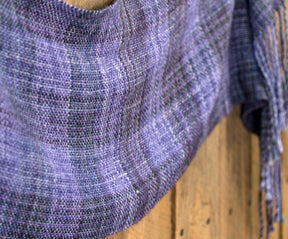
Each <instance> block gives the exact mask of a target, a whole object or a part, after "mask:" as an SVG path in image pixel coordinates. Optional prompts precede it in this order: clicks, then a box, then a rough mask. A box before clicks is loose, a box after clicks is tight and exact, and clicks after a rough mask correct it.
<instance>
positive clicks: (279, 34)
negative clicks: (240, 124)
mask: <svg viewBox="0 0 288 239" xmlns="http://www.w3.org/2000/svg"><path fill="white" fill-rule="evenodd" d="M271 2H273V1H271ZM271 2H270V3H271ZM273 3H274V4H275V5H273V8H274V10H275V13H273V17H271V18H270V19H269V24H268V25H267V24H266V25H265V26H263V29H261V30H260V31H259V32H258V33H259V34H257V35H256V36H254V49H255V57H256V60H257V63H258V65H259V67H260V69H261V72H262V73H263V76H264V81H265V82H264V85H265V91H266V94H267V97H268V99H269V100H268V102H267V105H266V107H265V108H264V109H263V111H262V119H261V133H260V152H261V153H260V157H261V159H260V161H261V169H260V172H261V175H260V191H259V215H260V237H263V231H264V221H263V212H262V195H263V194H264V195H265V208H266V219H267V220H266V221H267V233H266V238H267V239H268V238H269V234H270V232H272V231H274V227H273V223H274V222H279V221H283V217H282V201H281V194H282V190H281V162H280V156H281V152H282V150H283V148H282V143H281V131H282V130H284V129H285V128H286V125H287V122H288V121H287V111H288V90H287V87H288V82H287V81H288V71H287V56H288V55H287V45H288V44H287V43H288V41H287V36H288V28H287V18H286V6H285V1H284V0H279V1H278V2H276V1H274V2H273ZM271 4H272V3H271ZM270 7H271V6H270ZM277 15H278V20H277ZM267 19H268V18H267ZM267 19H264V20H266V21H263V22H264V23H265V22H266V23H267V22H268V20H267ZM270 20H271V21H270ZM259 21H260V20H259ZM263 22H262V24H263ZM259 25H261V23H259ZM274 211H275V212H274ZM274 213H275V214H274Z"/></svg>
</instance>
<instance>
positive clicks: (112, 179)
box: [0, 0, 288, 239]
mask: <svg viewBox="0 0 288 239" xmlns="http://www.w3.org/2000/svg"><path fill="white" fill-rule="evenodd" d="M283 8H285V6H284V0H283V1H282V0H173V1H171V0H161V1H158V0H149V1H148V0H116V1H114V2H113V3H112V4H111V5H109V6H107V7H105V8H104V9H102V10H97V11H96V10H95V11H94V10H84V9H80V8H77V7H74V6H72V5H69V4H68V3H65V2H64V1H62V0H1V1H0V53H1V54H0V238H41V239H44V238H49V239H51V238H101V237H105V236H107V235H110V234H113V233H116V232H118V231H121V230H123V229H125V228H127V227H129V226H131V225H132V224H134V223H136V222H138V221H139V220H140V219H142V218H143V217H144V216H145V215H146V214H147V213H148V212H149V210H150V209H151V208H152V207H153V206H154V205H155V204H156V203H157V202H158V201H159V200H160V199H161V198H162V197H163V196H164V195H165V194H166V193H167V192H168V190H169V189H170V188H171V187H173V186H174V185H175V183H176V181H177V180H178V179H179V178H180V177H181V175H182V174H183V173H184V171H185V170H186V168H187V167H188V165H189V164H190V162H191V160H192V159H193V157H194V156H195V154H196V152H197V150H198V149H199V147H200V145H201V144H202V143H203V141H204V140H205V139H206V138H207V136H208V135H209V134H210V132H211V131H212V129H213V128H214V127H215V125H216V124H217V123H218V122H219V121H220V120H221V119H222V118H223V117H224V116H226V115H227V114H228V113H229V112H231V110H232V108H233V107H234V106H235V105H236V104H241V105H242V114H241V117H242V119H243V124H244V125H245V126H246V128H247V129H248V130H249V131H251V132H253V133H256V134H257V135H258V136H259V138H260V147H261V158H260V160H261V184H260V185H259V192H260V200H259V213H260V223H261V231H260V235H263V230H264V229H265V228H264V226H263V215H262V210H261V208H262V205H261V200H262V199H261V196H262V195H265V210H266V213H265V215H266V216H267V220H268V225H267V228H266V229H267V232H268V236H269V233H270V232H271V231H272V230H273V226H272V224H273V222H278V221H281V218H282V214H281V210H282V207H281V203H282V201H281V180H280V179H281V164H280V153H281V151H282V144H281V138H280V132H281V130H283V129H285V126H286V125H287V123H288V114H287V110H288V91H287V87H288V84H287V79H288V78H287V76H288V74H287V48H288V47H287V23H286V15H285V11H284V10H283ZM277 22H278V24H277ZM277 25H278V26H279V28H278V30H277ZM187 190H189V189H188V188H187ZM262 192H265V193H262ZM215 193H216V192H215ZM266 229H265V230H266ZM268 236H267V237H268Z"/></svg>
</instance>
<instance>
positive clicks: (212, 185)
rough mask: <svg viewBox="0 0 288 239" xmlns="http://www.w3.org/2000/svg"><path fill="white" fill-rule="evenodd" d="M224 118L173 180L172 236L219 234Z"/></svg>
mask: <svg viewBox="0 0 288 239" xmlns="http://www.w3.org/2000/svg"><path fill="white" fill-rule="evenodd" d="M225 122H226V120H225V119H224V120H223V122H222V124H220V125H218V126H217V127H216V128H215V129H214V130H213V132H212V134H211V135H210V136H209V137H208V138H207V139H206V141H205V142H204V144H203V145H202V146H201V148H200V150H199V152H198V153H197V155H196V157H195V158H194V159H193V161H192V163H191V164H190V166H189V167H188V169H187V171H186V172H185V173H184V175H183V176H182V177H181V179H180V180H179V181H178V182H177V184H176V230H175V238H176V239H180V238H181V239H182V238H183V239H189V238H207V239H208V238H213V239H218V238H221V237H220V228H221V227H220V207H219V203H220V201H219V195H220V193H219V192H220V187H221V186H220V177H219V173H220V170H219V168H221V165H220V163H219V155H220V154H219V149H220V148H221V145H222V143H223V140H222V139H223V135H225Z"/></svg>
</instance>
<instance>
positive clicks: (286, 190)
mask: <svg viewBox="0 0 288 239" xmlns="http://www.w3.org/2000/svg"><path fill="white" fill-rule="evenodd" d="M282 143H283V149H284V151H283V153H282V158H281V164H282V199H283V216H284V218H285V221H286V223H282V224H281V238H282V239H287V238H288V204H287V202H288V129H286V131H285V132H283V133H282Z"/></svg>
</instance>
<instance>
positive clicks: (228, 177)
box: [219, 106, 253, 238]
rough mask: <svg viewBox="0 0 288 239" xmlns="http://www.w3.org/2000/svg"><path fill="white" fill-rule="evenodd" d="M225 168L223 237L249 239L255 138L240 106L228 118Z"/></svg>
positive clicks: (222, 218) (222, 201) (223, 169)
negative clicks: (246, 126)
mask: <svg viewBox="0 0 288 239" xmlns="http://www.w3.org/2000/svg"><path fill="white" fill-rule="evenodd" d="M224 142H225V143H224V144H223V146H222V147H223V149H222V150H223V151H224V150H225V151H226V152H225V153H224V154H223V156H222V157H221V158H220V159H219V162H220V163H221V165H222V168H221V171H222V172H221V191H220V195H219V196H220V198H221V238H249V237H250V234H251V233H250V230H251V228H250V225H251V206H250V202H251V194H250V190H251V184H252V183H253V182H252V181H251V137H250V134H249V133H248V132H247V131H246V130H245V128H244V126H243V124H242V121H241V119H240V107H239V106H237V107H236V108H235V110H233V112H232V114H230V115H229V116H228V117H227V127H226V138H225V139H224Z"/></svg>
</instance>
